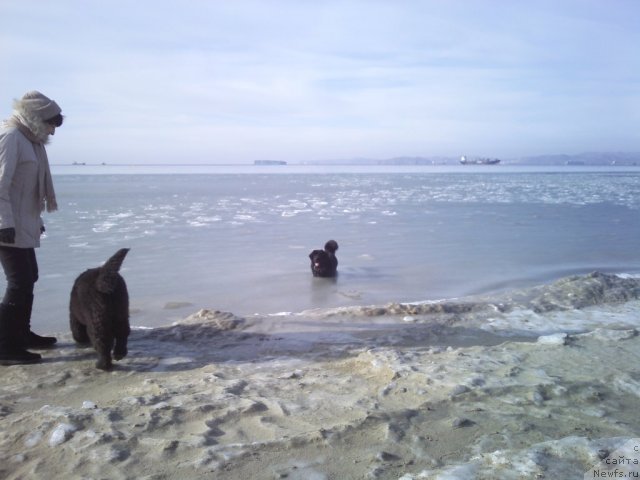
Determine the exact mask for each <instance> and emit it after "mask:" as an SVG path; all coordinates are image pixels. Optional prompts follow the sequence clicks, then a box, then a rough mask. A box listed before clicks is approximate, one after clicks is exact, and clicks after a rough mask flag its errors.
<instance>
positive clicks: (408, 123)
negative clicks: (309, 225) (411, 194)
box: [0, 0, 640, 164]
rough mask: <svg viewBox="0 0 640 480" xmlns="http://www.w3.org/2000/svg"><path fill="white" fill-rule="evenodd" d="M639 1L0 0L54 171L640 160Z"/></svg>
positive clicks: (7, 62) (7, 36)
mask: <svg viewBox="0 0 640 480" xmlns="http://www.w3.org/2000/svg"><path fill="white" fill-rule="evenodd" d="M639 19H640V1H638V0H536V1H531V0H388V1H387V0H385V1H382V0H367V1H359V0H353V1H351V0H335V1H333V0H329V1H325V0H295V1H294V0H233V1H231V0H229V1H227V0H225V1H223V0H209V1H205V0H180V1H166V0H153V1H150V0H136V1H129V0H110V1H108V2H105V1H102V0H56V1H48V0H0V69H1V71H2V74H1V75H0V93H1V96H0V118H7V117H9V116H10V115H11V111H12V102H13V100H14V99H16V98H20V97H21V96H22V95H23V94H24V93H25V92H26V91H29V90H39V91H41V92H43V93H44V94H45V95H47V96H49V97H51V98H53V99H54V100H56V102H57V103H58V104H59V105H60V106H61V108H62V110H63V114H64V115H65V123H64V125H63V126H62V127H61V128H60V129H58V131H57V132H56V135H55V137H54V138H53V139H52V143H51V145H50V146H49V147H48V150H49V156H50V159H51V163H57V164H64V163H72V162H86V163H90V164H94V163H102V162H106V163H110V164H116V163H139V164H152V163H174V164H175V163H178V164H181V163H184V164H206V163H214V164H217V163H220V164H238V163H239V164H242V163H253V161H254V160H265V159H266V160H284V161H287V162H291V163H299V162H306V161H318V160H337V159H352V158H372V159H386V158H393V157H400V156H412V157H413V156H420V157H437V156H447V157H458V156H460V155H462V154H467V155H482V156H490V157H499V158H520V157H525V156H534V155H544V154H560V153H564V154H579V153H582V152H600V151H605V152H606V151H608V152H611V151H615V152H640V54H639V53H638V52H639V51H640V28H638V25H639V24H638V22H639Z"/></svg>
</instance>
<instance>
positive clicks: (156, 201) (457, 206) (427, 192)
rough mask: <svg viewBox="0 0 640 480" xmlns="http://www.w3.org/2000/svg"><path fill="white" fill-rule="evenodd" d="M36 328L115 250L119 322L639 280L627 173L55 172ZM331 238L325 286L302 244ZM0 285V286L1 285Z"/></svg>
mask: <svg viewBox="0 0 640 480" xmlns="http://www.w3.org/2000/svg"><path fill="white" fill-rule="evenodd" d="M53 176H54V183H55V188H56V193H57V197H58V203H59V206H60V210H59V211H58V212H55V213H53V214H45V215H44V221H45V225H46V234H45V236H44V237H43V239H42V246H41V248H40V249H38V250H37V255H38V262H39V267H40V280H39V281H38V283H37V284H36V303H35V306H34V318H33V322H34V325H35V327H34V328H35V329H36V330H38V331H40V332H61V331H66V330H67V329H68V300H69V293H70V291H71V287H72V284H73V281H74V279H75V278H76V277H77V275H78V274H80V273H81V272H82V271H84V270H85V269H87V268H90V267H95V266H99V265H100V264H102V263H103V262H104V261H105V260H106V259H107V258H109V257H110V256H111V255H112V254H113V253H115V252H116V251H117V250H118V249H120V248H123V247H128V248H130V249H131V251H130V252H129V254H128V256H127V258H126V259H125V261H124V264H123V268H122V270H121V273H122V275H123V276H124V277H125V279H126V281H127V285H128V289H129V294H130V298H131V313H132V314H131V323H132V324H133V325H140V326H159V325H166V324H169V323H171V322H172V321H174V320H177V319H180V318H183V317H185V316H187V315H189V314H191V313H193V312H194V311H196V310H198V309H200V308H207V309H215V310H222V311H229V312H233V313H234V314H236V315H242V316H248V315H252V314H255V313H259V314H277V313H283V312H300V311H303V310H309V309H327V308H335V307H341V306H358V305H382V304H387V303H390V302H417V301H426V300H438V299H451V298H456V297H463V296H467V295H475V294H487V293H492V292H504V291H508V290H512V289H518V288H524V287H530V286H534V285H539V284H544V283H549V282H552V281H554V280H556V279H559V278H562V277H565V276H568V275H575V274H586V273H589V272H592V271H601V272H609V273H624V274H637V273H639V272H640V256H639V254H638V245H637V241H638V238H640V235H639V234H640V222H639V221H638V215H639V213H640V168H633V167H629V168H625V169H622V168H616V167H608V168H576V167H556V168H525V167H509V166H491V167H488V166H487V167H462V166H460V167H453V166H452V167H411V168H399V167H395V168H394V167H370V168H354V167H335V168H333V169H327V168H326V167H325V168H314V167H304V166H298V167H296V166H270V167H260V168H258V167H248V166H247V167H199V168H195V167H191V168H190V167H145V168H140V167H137V168H136V167H109V166H104V167H87V166H57V167H56V166H54V167H53ZM329 239H335V240H336V241H337V242H338V244H339V246H340V248H339V250H338V252H337V256H338V259H339V266H338V270H339V275H338V277H337V278H336V279H318V278H313V277H312V275H311V272H310V268H309V258H308V255H309V252H310V251H311V250H312V249H316V248H322V246H323V245H324V243H325V242H326V241H327V240H329ZM0 286H2V287H4V285H3V284H2V285H0Z"/></svg>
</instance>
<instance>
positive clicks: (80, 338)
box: [69, 248, 131, 370]
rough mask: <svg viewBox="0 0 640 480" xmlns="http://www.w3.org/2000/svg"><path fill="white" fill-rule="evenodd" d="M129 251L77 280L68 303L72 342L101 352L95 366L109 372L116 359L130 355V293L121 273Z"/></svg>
mask: <svg viewBox="0 0 640 480" xmlns="http://www.w3.org/2000/svg"><path fill="white" fill-rule="evenodd" d="M128 251H129V249H128V248H123V249H121V250H118V251H117V252H116V253H115V255H113V256H112V257H111V258H110V259H109V260H107V261H106V263H105V264H104V265H103V266H101V267H97V268H90V269H89V270H87V271H85V272H84V273H82V274H80V276H79V277H78V278H76V281H75V283H74V284H73V289H72V290H71V300H70V302H69V322H70V325H71V333H72V335H73V339H74V340H75V341H76V342H77V343H79V344H83V345H87V344H89V343H90V344H91V345H93V348H95V349H96V352H98V361H97V362H96V367H97V368H100V369H102V370H110V369H111V367H112V363H111V350H112V349H113V358H114V359H116V360H120V359H122V358H124V357H125V356H126V355H127V339H128V338H129V333H130V332H131V328H130V326H129V293H128V292H127V285H126V283H125V281H124V279H123V278H122V276H121V275H120V274H119V273H118V271H119V270H120V266H121V265H122V262H123V261H124V257H125V256H126V255H127V252H128Z"/></svg>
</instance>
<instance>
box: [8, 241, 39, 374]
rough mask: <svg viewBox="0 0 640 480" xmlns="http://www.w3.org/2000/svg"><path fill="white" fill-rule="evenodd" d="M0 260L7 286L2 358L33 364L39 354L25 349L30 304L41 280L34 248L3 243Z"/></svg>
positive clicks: (13, 361) (9, 361)
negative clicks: (7, 245)
mask: <svg viewBox="0 0 640 480" xmlns="http://www.w3.org/2000/svg"><path fill="white" fill-rule="evenodd" d="M0 263H1V264H2V268H3V270H4V274H5V277H6V278H7V289H6V291H5V294H4V298H3V299H2V303H1V304H0V360H2V362H3V363H10V364H11V363H32V362H34V361H39V360H40V355H38V354H35V353H31V352H28V351H26V350H25V347H26V340H27V333H28V332H29V319H28V318H27V316H26V312H27V305H28V304H29V302H31V301H32V300H31V299H32V296H33V286H34V284H35V282H36V281H37V280H38V264H37V262H36V258H35V251H34V249H32V248H31V249H30V248H15V247H5V246H0Z"/></svg>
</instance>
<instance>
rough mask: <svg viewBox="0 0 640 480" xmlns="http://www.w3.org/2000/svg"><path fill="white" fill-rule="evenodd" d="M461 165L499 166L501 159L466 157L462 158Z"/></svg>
mask: <svg viewBox="0 0 640 480" xmlns="http://www.w3.org/2000/svg"><path fill="white" fill-rule="evenodd" d="M460 163H461V164H462V165H497V164H498V163H500V159H499V158H482V157H480V158H473V159H471V158H467V156H466V155H463V156H462V157H460Z"/></svg>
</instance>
